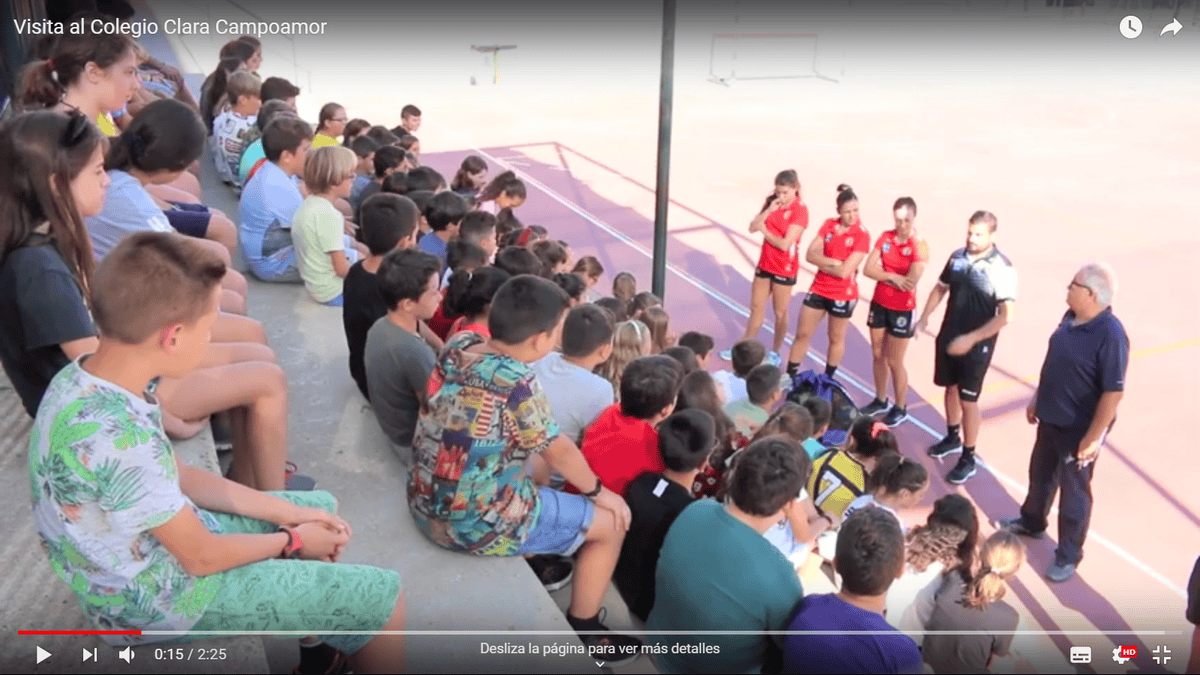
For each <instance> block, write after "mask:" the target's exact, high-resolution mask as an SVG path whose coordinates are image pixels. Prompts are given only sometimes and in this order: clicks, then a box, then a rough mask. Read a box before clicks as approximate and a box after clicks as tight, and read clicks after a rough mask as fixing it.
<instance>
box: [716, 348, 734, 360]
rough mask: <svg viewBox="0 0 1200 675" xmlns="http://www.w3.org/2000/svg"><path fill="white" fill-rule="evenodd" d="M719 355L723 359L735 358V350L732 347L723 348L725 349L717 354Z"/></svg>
mask: <svg viewBox="0 0 1200 675" xmlns="http://www.w3.org/2000/svg"><path fill="white" fill-rule="evenodd" d="M717 356H720V357H721V360H722V361H729V360H732V359H733V350H732V349H723V350H721V353H720V354H717Z"/></svg>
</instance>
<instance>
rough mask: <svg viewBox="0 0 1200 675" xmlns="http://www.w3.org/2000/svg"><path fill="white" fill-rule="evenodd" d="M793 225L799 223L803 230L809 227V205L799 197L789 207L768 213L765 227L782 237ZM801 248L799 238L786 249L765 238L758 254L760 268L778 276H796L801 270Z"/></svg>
mask: <svg viewBox="0 0 1200 675" xmlns="http://www.w3.org/2000/svg"><path fill="white" fill-rule="evenodd" d="M792 225H799V226H800V229H801V230H803V229H804V228H806V227H808V207H807V206H805V205H804V203H803V202H801V201H800V200H799V199H793V200H792V203H791V204H789V205H788V207H787V208H784V209H779V210H778V211H772V212H771V213H770V214H768V215H767V220H766V222H765V223H764V226H765V228H764V229H766V231H767V232H770V233H771V234H773V235H775V236H776V237H779V238H781V239H782V238H784V237H786V236H787V231H788V229H790V228H791V226H792ZM799 248H800V239H798V238H797V239H796V243H795V244H792V247H791V248H790V249H788V250H786V251H785V250H784V249H781V248H779V247H778V246H776V245H775V244H772V243H771V242H769V241H765V240H764V241H763V245H762V253H761V254H759V256H758V269H760V270H762V271H764V272H766V273H767V274H774V275H775V276H777V277H794V276H796V273H797V272H799V271H800V256H799V251H798V249H799Z"/></svg>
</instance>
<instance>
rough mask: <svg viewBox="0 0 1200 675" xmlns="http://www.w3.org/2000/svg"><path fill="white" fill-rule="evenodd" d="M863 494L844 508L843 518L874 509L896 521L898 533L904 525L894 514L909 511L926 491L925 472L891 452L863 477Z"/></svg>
mask: <svg viewBox="0 0 1200 675" xmlns="http://www.w3.org/2000/svg"><path fill="white" fill-rule="evenodd" d="M866 488H867V492H866V493H865V494H863V495H861V496H859V497H858V498H857V499H855V500H854V501H852V502H850V505H849V506H847V507H846V511H845V513H843V514H842V517H843V518H848V517H850V514H851V513H854V512H855V511H857V510H859V509H861V508H863V507H864V506H878V507H879V508H881V509H883V510H884V511H887V512H888V513H890V514H892V515H893V516H895V518H896V522H897V523H899V524H900V529H901V530H903V529H904V522H903V521H901V520H900V515H899V513H898V511H900V510H902V509H911V508H912V507H914V506H916V505H917V504H920V503H921V500H922V499H923V498H924V497H925V493H926V492H928V491H929V471H928V470H926V469H925V466H924V465H923V464H921V463H920V462H917V461H915V460H912V459H909V458H907V457H905V456H904V455H901V454H900V453H898V452H891V453H888V454H886V455H884V456H883V457H880V458H879V459H878V460H877V461H876V462H875V468H874V469H873V470H872V471H871V473H870V474H868V475H867V483H866Z"/></svg>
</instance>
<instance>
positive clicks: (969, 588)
mask: <svg viewBox="0 0 1200 675" xmlns="http://www.w3.org/2000/svg"><path fill="white" fill-rule="evenodd" d="M1024 562H1025V546H1024V545H1023V544H1022V543H1021V540H1020V539H1019V538H1018V537H1017V535H1015V534H1013V533H1011V532H1008V531H1006V530H1000V531H999V532H996V533H995V534H993V535H992V536H990V537H988V539H987V541H985V542H984V543H983V550H982V551H980V554H979V569H978V570H976V571H975V572H974V573H973V574H972V573H970V572H969V571H967V570H965V569H964V570H961V571H960V572H959V573H957V574H948V575H946V577H945V579H944V581H943V583H942V585H941V587H940V588H939V589H938V591H937V593H936V595H935V598H934V606H933V613H932V616H931V617H930V619H929V623H928V626H927V630H928V631H930V632H929V633H927V634H926V636H925V639H924V644H923V645H922V653H923V655H924V657H925V662H926V663H928V664H929V665H930V666H931V667H932V668H933V671H934V672H935V673H986V672H991V669H992V667H993V666H997V665H998V664H997V663H996V660H997V659H1001V658H1010V657H1017V656H1018V651H1017V650H1015V649H1014V644H1013V637H1014V636H1013V633H1014V632H1015V631H1019V630H1020V624H1021V621H1020V615H1019V614H1018V613H1017V610H1015V609H1013V607H1012V606H1011V605H1009V604H1008V603H1006V602H1004V595H1005V593H1006V591H1007V590H1008V580H1009V579H1011V578H1012V577H1013V576H1014V575H1016V573H1017V571H1018V570H1020V569H1021V565H1022V564H1023V563H1024ZM950 632H953V634H949V633H950Z"/></svg>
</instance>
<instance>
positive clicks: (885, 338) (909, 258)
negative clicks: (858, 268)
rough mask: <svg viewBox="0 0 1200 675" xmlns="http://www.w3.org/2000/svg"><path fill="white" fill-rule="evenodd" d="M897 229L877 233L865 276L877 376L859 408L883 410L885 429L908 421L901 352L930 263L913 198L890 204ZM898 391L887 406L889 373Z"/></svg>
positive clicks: (873, 411) (875, 412)
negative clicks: (869, 285) (870, 283)
mask: <svg viewBox="0 0 1200 675" xmlns="http://www.w3.org/2000/svg"><path fill="white" fill-rule="evenodd" d="M892 213H893V216H894V217H895V219H896V227H895V229H892V230H888V231H887V232H884V233H883V234H881V235H879V241H877V242H875V248H874V250H872V251H871V255H869V256H867V263H866V264H865V265H863V274H864V275H866V277H867V278H869V279H874V280H875V281H876V282H877V283H876V284H875V295H874V296H873V297H872V298H871V311H870V313H869V314H867V327H868V328H870V329H871V357H872V360H871V368H872V370H873V371H874V373H875V400H874V401H871V402H870V403H869V404H867V406H866V407H864V408H863V409H862V413H863V414H864V415H872V416H874V415H878V414H879V413H883V412H886V413H887V414H886V415H884V416H883V423H884V424H886V425H888V426H889V427H894V426H897V425H899V424H900V423H901V422H903V421H904V420H906V419H908V409H907V408H906V407H905V396H906V395H907V393H908V371H907V370H905V369H904V353H905V352H906V351H908V341H909V339H910V338H911V337H912V336H913V333H914V332H915V330H916V323H915V322H914V321H913V310H914V309H915V308H916V306H917V290H916V289H917V282H918V281H920V280H921V274H922V273H924V272H925V264H926V263H927V262H928V261H929V246H928V245H927V244H926V243H925V240H924V239H922V238H921V237H919V236H917V231H916V230H915V229H914V228H913V220H915V219H916V217H917V203H916V202H915V201H913V198H912V197H901V198H900V199H897V200H896V203H895V204H894V205H893V206H892ZM889 374H890V375H891V379H892V387H893V389H894V390H895V393H896V403H895V405H892V406H890V407H889V406H888V401H887V386H888V375H889Z"/></svg>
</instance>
